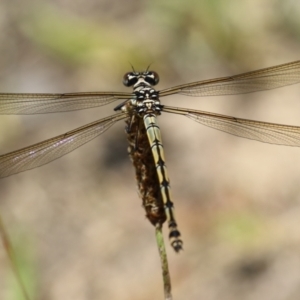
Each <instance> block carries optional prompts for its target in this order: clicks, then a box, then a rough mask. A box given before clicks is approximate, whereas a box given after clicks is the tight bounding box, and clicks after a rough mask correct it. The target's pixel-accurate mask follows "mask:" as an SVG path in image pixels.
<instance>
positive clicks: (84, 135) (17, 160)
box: [0, 113, 127, 178]
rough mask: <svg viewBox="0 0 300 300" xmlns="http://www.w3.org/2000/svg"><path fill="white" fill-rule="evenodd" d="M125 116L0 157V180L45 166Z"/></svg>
mask: <svg viewBox="0 0 300 300" xmlns="http://www.w3.org/2000/svg"><path fill="white" fill-rule="evenodd" d="M126 117H127V115H126V114H124V113H120V114H116V115H113V116H110V117H107V118H104V119H101V120H98V121H96V122H93V123H90V124H87V125H85V126H82V127H79V128H77V129H74V130H72V131H69V132H67V133H65V134H61V135H59V136H57V137H54V138H51V139H49V140H46V141H43V142H40V143H37V144H35V145H32V146H29V147H26V148H23V149H20V150H17V151H13V152H10V153H7V154H4V155H1V156H0V178H2V177H6V176H10V175H13V174H16V173H19V172H23V171H26V170H29V169H33V168H36V167H39V166H42V165H44V164H47V163H49V162H51V161H53V160H55V159H57V158H59V157H61V156H63V155H65V154H67V153H69V152H71V151H73V150H75V149H76V148H78V147H80V146H82V145H83V144H85V143H87V142H89V141H90V140H92V139H93V138H95V137H97V136H98V135H100V134H101V133H103V132H104V131H106V130H107V129H108V128H109V127H110V126H112V125H113V124H115V123H116V122H117V121H119V120H121V119H125V118H126Z"/></svg>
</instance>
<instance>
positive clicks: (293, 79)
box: [159, 60, 300, 97]
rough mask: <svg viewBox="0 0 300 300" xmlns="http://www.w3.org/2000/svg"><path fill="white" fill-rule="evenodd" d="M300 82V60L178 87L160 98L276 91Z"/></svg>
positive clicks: (162, 94)
mask: <svg viewBox="0 0 300 300" xmlns="http://www.w3.org/2000/svg"><path fill="white" fill-rule="evenodd" d="M298 82H300V60H298V61H294V62H290V63H287V64H283V65H278V66H274V67H270V68H266V69H260V70H256V71H252V72H247V73H243V74H239V75H235V76H228V77H221V78H215V79H210V80H203V81H197V82H193V83H188V84H183V85H178V86H175V87H173V88H169V89H165V90H162V91H160V93H159V94H160V96H167V95H172V94H182V95H186V96H194V97H196V96H218V95H234V94H245V93H251V92H256V91H263V90H270V89H275V88H278V87H281V86H285V85H290V84H295V83H298Z"/></svg>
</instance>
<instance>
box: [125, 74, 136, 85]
mask: <svg viewBox="0 0 300 300" xmlns="http://www.w3.org/2000/svg"><path fill="white" fill-rule="evenodd" d="M137 81H138V78H137V76H136V75H135V74H134V73H133V72H128V73H126V74H125V75H124V76H123V84H124V85H125V86H133V85H134V84H136V83H137Z"/></svg>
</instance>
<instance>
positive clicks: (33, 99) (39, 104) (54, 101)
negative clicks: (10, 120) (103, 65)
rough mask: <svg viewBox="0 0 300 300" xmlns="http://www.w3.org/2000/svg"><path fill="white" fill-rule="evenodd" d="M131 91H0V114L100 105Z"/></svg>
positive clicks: (128, 95) (35, 112) (75, 108)
mask: <svg viewBox="0 0 300 300" xmlns="http://www.w3.org/2000/svg"><path fill="white" fill-rule="evenodd" d="M131 97H132V94H131V93H117V92H103V93H101V92H94V93H67V94H14V93H0V114H7V115H10V114H14V115H15V114H19V115H26V114H28V115H30V114H44V113H54V112H64V111H72V110H80V109H86V108H92V107H96V106H102V105H105V104H108V103H111V102H113V101H116V100H118V99H130V98H131Z"/></svg>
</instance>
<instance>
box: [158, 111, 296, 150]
mask: <svg viewBox="0 0 300 300" xmlns="http://www.w3.org/2000/svg"><path fill="white" fill-rule="evenodd" d="M163 111H164V112H169V113H175V114H180V115H184V116H186V117H188V118H190V119H192V120H194V121H196V122H198V123H201V124H203V125H205V126H208V127H211V128H214V129H218V130H221V131H224V132H227V133H230V134H233V135H236V136H240V137H243V138H247V139H252V140H256V141H260V142H264V143H270V144H277V145H286V146H295V147H300V127H298V126H289V125H281V124H275V123H268V122H260V121H254V120H248V119H241V118H235V117H230V116H225V115H220V114H215V113H211V112H206V111H201V110H193V109H182V108H179V107H169V106H164V109H163Z"/></svg>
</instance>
